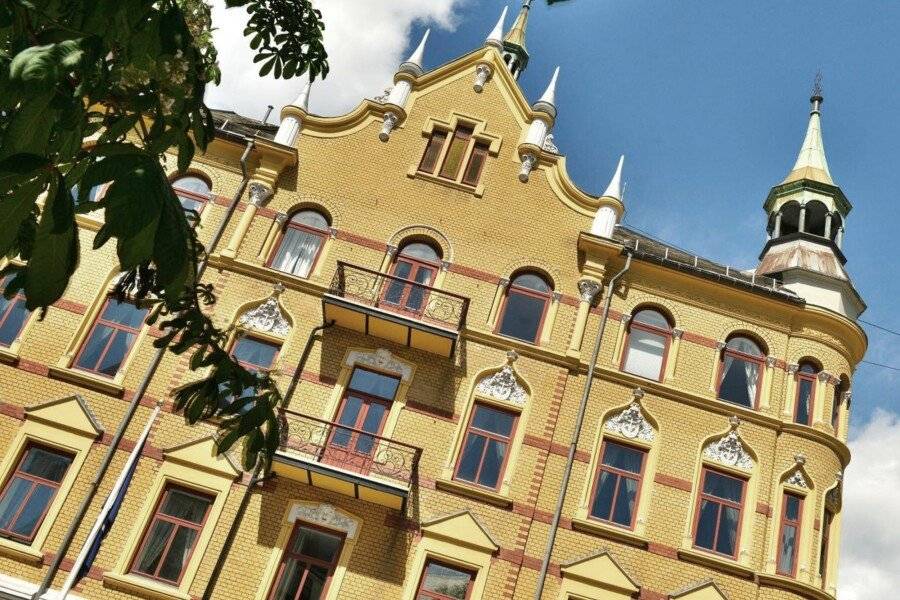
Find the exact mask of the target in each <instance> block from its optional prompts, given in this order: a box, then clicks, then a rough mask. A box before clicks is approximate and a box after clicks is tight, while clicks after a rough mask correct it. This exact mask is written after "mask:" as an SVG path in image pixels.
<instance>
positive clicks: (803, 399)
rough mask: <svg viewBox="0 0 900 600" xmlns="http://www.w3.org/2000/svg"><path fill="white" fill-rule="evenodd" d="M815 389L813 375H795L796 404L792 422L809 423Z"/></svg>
mask: <svg viewBox="0 0 900 600" xmlns="http://www.w3.org/2000/svg"><path fill="white" fill-rule="evenodd" d="M815 389H816V380H815V376H812V377H808V376H806V375H805V374H803V373H800V374H798V376H797V406H796V407H795V408H794V422H795V423H800V424H801V425H809V424H810V418H811V417H812V404H813V402H812V400H813V393H814V392H815Z"/></svg>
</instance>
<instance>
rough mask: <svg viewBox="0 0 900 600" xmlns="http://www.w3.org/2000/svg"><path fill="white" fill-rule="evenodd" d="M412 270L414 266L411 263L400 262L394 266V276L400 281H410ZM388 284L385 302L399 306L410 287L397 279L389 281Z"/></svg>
mask: <svg viewBox="0 0 900 600" xmlns="http://www.w3.org/2000/svg"><path fill="white" fill-rule="evenodd" d="M412 268H413V266H412V264H411V263H408V262H405V261H399V262H397V263H396V264H395V265H394V272H393V275H394V277H399V278H400V279H409V275H410V273H411V272H412ZM387 282H388V288H387V290H386V291H385V293H384V301H385V302H387V303H389V304H399V303H400V299H401V298H403V292H404V290H406V289H407V288H408V287H409V285H408V284H406V283H403V282H401V281H397V280H395V279H388V280H387Z"/></svg>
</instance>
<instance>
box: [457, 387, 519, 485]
mask: <svg viewBox="0 0 900 600" xmlns="http://www.w3.org/2000/svg"><path fill="white" fill-rule="evenodd" d="M517 420H518V416H517V415H516V414H515V413H512V412H509V411H505V410H500V409H498V408H493V407H491V406H487V405H485V404H476V405H475V407H474V409H473V410H472V417H471V418H470V419H469V425H468V427H467V428H466V434H465V436H464V438H463V443H462V451H461V452H460V455H459V462H458V463H457V465H456V479H459V480H461V481H468V482H470V483H475V484H478V485H480V486H484V487H487V488H491V489H497V488H498V487H499V485H500V481H501V479H502V477H503V471H504V470H505V468H506V459H507V456H508V454H509V444H510V441H511V440H512V436H513V431H514V430H515V427H516V421H517Z"/></svg>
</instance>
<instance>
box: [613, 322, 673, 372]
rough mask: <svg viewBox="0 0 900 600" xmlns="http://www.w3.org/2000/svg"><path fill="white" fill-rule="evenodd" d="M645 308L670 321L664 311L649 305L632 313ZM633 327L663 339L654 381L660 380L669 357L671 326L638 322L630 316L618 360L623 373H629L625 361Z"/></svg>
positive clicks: (629, 349) (629, 347)
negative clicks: (623, 348) (661, 352)
mask: <svg viewBox="0 0 900 600" xmlns="http://www.w3.org/2000/svg"><path fill="white" fill-rule="evenodd" d="M645 310H649V311H653V312H655V313H657V314H658V315H660V316H661V317H662V318H664V319H665V320H666V322H670V321H669V318H668V317H667V316H666V315H665V313H663V312H662V311H661V310H657V309H656V308H654V307H651V306H647V307H643V308H639V309H638V310H636V311H634V314H635V315H637V314H638V313H639V312H643V311H645ZM634 329H640V330H642V331H646V332H648V333H653V334H655V335H660V336H662V337H663V339H664V340H665V345H664V346H663V355H662V362H661V363H660V365H659V375H657V377H656V381H662V380H663V375H664V374H665V372H666V362H668V359H669V348H670V346H671V345H672V327H671V326H669V328H668V329H663V328H661V327H656V326H655V325H649V324H647V323H640V322H638V321H635V320H634V317H632V318H631V319H630V320H629V322H628V329H627V330H626V333H625V342H624V346H625V351H624V352H623V353H622V360H621V361H619V370H620V371H623V372H625V373H631V372H630V371H625V363H626V362H628V353H629V352H630V351H631V332H632V330H634ZM632 374H633V373H632ZM637 377H640V375H637Z"/></svg>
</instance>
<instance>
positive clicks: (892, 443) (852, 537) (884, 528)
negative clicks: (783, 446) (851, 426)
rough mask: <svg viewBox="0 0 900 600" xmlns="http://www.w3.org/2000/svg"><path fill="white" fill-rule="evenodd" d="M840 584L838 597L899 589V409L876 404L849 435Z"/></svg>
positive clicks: (846, 599)
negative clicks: (868, 417) (848, 464)
mask: <svg viewBox="0 0 900 600" xmlns="http://www.w3.org/2000/svg"><path fill="white" fill-rule="evenodd" d="M850 450H851V451H852V453H853V460H852V461H851V462H850V466H849V467H847V474H846V481H845V484H844V503H843V513H844V514H843V526H842V531H843V534H842V536H841V537H842V541H841V559H840V572H839V575H838V587H839V591H840V593H839V594H838V596H839V597H840V598H841V600H871V599H872V598H893V597H895V596H896V595H897V590H900V552H898V551H897V540H900V502H898V501H897V492H898V491H900V415H898V414H896V413H891V412H887V411H884V410H882V409H878V410H876V411H875V413H874V414H873V415H872V419H871V420H870V421H869V422H868V423H867V424H866V425H865V426H863V427H861V428H860V429H859V430H858V433H857V435H856V436H854V438H853V439H852V440H851V441H850Z"/></svg>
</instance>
